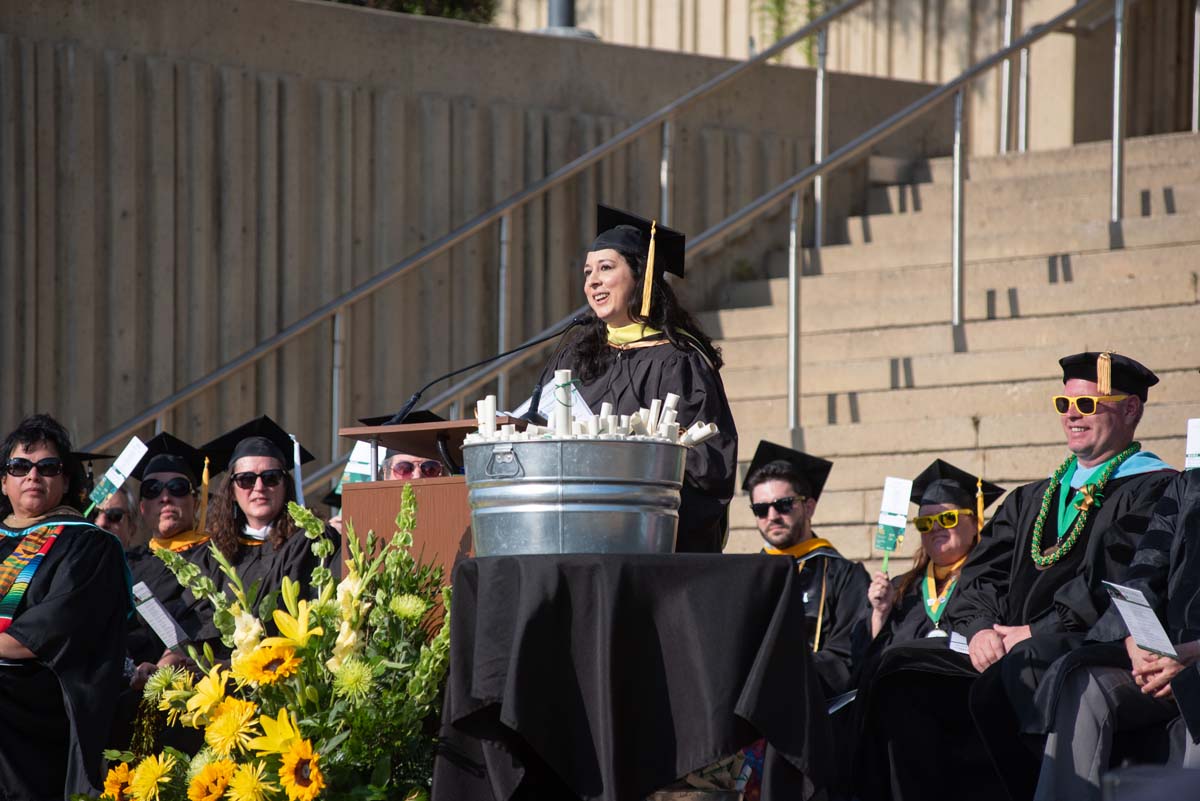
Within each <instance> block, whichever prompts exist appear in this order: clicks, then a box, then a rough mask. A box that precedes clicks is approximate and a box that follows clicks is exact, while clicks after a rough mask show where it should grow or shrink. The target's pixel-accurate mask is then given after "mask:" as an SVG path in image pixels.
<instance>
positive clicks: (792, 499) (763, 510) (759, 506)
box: [750, 495, 805, 519]
mask: <svg viewBox="0 0 1200 801" xmlns="http://www.w3.org/2000/svg"><path fill="white" fill-rule="evenodd" d="M804 500H805V498H804V496H803V495H789V496H788V497H786V498H776V499H775V500H773V501H766V502H765V503H752V504H750V511H751V512H754V516H755V517H757V518H760V519H761V518H764V517H766V516H767V515H768V514H770V512H771V507H774V508H775V511H776V512H779V514H781V515H786V514H787V513H788V512H790V511H792V508H793V507H794V506H795V505H796V503H797V502H803V501H804Z"/></svg>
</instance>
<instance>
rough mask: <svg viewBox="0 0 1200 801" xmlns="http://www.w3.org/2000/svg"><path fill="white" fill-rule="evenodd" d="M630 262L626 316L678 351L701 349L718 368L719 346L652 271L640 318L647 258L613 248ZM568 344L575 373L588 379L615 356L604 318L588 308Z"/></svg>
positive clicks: (600, 372) (720, 363)
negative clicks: (646, 306)
mask: <svg viewBox="0 0 1200 801" xmlns="http://www.w3.org/2000/svg"><path fill="white" fill-rule="evenodd" d="M614 250H616V251H617V252H618V253H620V254H621V256H622V257H623V258H624V259H625V261H626V262H628V263H629V269H630V270H632V271H633V279H634V285H635V290H634V292H633V293H632V294H631V295H630V297H629V303H628V304H627V305H626V307H625V311H626V313H627V314H628V315H629V319H631V320H633V321H635V322H639V323H645V324H646V325H648V326H650V327H651V328H657V329H658V330H660V331H662V332H663V333H664V334H665V335H666V337H667V339H668V340H669V341H670V342H671V344H672V345H674V346H675V347H677V348H679V349H680V350H691V349H692V348H699V350H700V352H701V353H703V354H704V355H705V357H707V358H708V360H709V361H710V362H712V366H713V369H715V370H720V369H721V367H722V366H723V365H724V364H725V362H724V361H723V360H722V359H721V349H720V348H718V347H716V346H715V345H713V342H712V339H711V338H710V337H709V336H708V334H705V333H704V329H702V328H701V327H700V325H699V323H697V322H696V320H695V318H694V317H692V315H691V314H689V313H688V311H687V309H685V308H683V306H681V305H680V304H679V299H678V298H676V297H675V292H674V290H672V289H671V286H670V285H669V284H668V283H667V282H666V281H665V280H663V278H662V274H661V272H659V271H655V277H654V283H653V284H652V288H651V290H650V316H649V317H648V318H647V317H642V315H641V304H642V291H643V282H644V280H645V275H646V259H645V257H643V256H642V255H641V254H640V253H635V252H634V251H631V250H627V249H625V248H614ZM571 346H572V347H573V348H574V350H575V355H576V359H577V361H576V369H577V371H578V373H579V375H578V376H577V377H578V378H581V379H582V380H584V381H591V380H593V379H594V378H596V377H597V376H599V375H602V374H603V373H604V372H605V370H607V369H608V366H609V364H610V363H611V362H612V361H613V360H614V359H616V351H615V350H613V349H612V348H610V347H608V328H607V326H606V325H605V323H604V321H603V320H601V319H600V318H599V317H597V316H596V313H595V312H592V311H589V312H588V316H587V318H586V322H585V323H584V324H583V326H582V327H581V329H580V330H579V331H577V332H576V333H575V334H574V336H573V338H572V340H571Z"/></svg>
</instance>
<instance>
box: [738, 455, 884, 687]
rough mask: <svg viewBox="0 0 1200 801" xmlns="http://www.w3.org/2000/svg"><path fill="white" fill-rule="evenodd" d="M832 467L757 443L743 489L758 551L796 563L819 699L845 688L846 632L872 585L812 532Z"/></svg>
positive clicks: (847, 669)
mask: <svg viewBox="0 0 1200 801" xmlns="http://www.w3.org/2000/svg"><path fill="white" fill-rule="evenodd" d="M832 468H833V463H832V462H828V461H826V460H824V459H818V458H817V457H815V456H809V455H808V454H806V453H801V452H800V451H796V450H792V449H791V448H785V447H783V446H782V445H776V444H774V443H772V442H767V441H765V440H764V441H762V442H759V443H758V449H757V450H756V451H755V452H754V459H753V461H751V463H750V469H749V471H748V472H747V475H746V480H745V482H744V483H743V484H742V489H744V490H745V491H746V492H747V493H749V495H750V509H751V510H752V511H753V512H754V517H755V519H756V522H757V524H758V531H759V533H760V534H762V538H763V541H764V545H763V552H764V553H768V554H772V555H777V556H788V557H790V558H792V559H794V560H796V567H797V569H798V570H799V571H800V584H801V592H803V593H804V595H803V599H804V608H805V613H806V616H807V617H808V619H809V632H808V642H809V646H810V647H811V648H812V650H813V662H814V664H815V666H816V668H817V674H818V675H819V676H820V678H821V684H822V685H823V687H824V690H825V694H826V697H833V696H835V695H838V694H840V693H843V692H845V691H846V690H848V689H849V685H850V674H851V664H850V663H851V659H850V653H851V633H852V632H853V630H854V627H855V624H856V623H858V621H859V620H860V619H861V618H862V617H863V616H864V615H865V614H866V610H867V607H866V605H865V604H864V602H863V599H864V598H866V597H867V587H868V586H870V584H871V578H870V576H868V575H867V571H866V570H865V569H864V568H863V566H862V565H860V564H858V563H857V562H851V561H849V560H847V559H846V558H845V557H843V556H842V555H841V554H840V553H838V551H837V549H836V548H834V547H833V544H832V543H830V542H829V541H828V540H825V539H822V538H820V537H817V536H816V535H815V534H814V533H813V527H812V517H813V513H814V512H815V511H816V508H817V501H818V500H819V499H820V497H821V490H822V489H823V488H824V486H825V481H826V479H828V478H829V471H830V470H831V469H832Z"/></svg>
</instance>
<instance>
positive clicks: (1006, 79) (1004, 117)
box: [1000, 0, 1013, 153]
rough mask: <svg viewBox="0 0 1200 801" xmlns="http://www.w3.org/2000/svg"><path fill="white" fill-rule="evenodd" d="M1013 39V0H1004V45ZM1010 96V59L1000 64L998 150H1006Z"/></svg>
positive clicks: (1006, 45) (1003, 151) (1007, 44)
mask: <svg viewBox="0 0 1200 801" xmlns="http://www.w3.org/2000/svg"><path fill="white" fill-rule="evenodd" d="M1012 40H1013V0H1004V46H1005V47H1008V46H1010V45H1011V44H1012ZM1011 97H1012V59H1011V58H1006V59H1004V63H1003V64H1001V65H1000V152H1001V153H1007V152H1008V127H1009V126H1008V118H1009V114H1010V112H1009V98H1011Z"/></svg>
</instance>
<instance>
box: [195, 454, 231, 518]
mask: <svg viewBox="0 0 1200 801" xmlns="http://www.w3.org/2000/svg"><path fill="white" fill-rule="evenodd" d="M232 467H233V466H232V465H230V468H232ZM207 525H208V457H207V456H205V457H204V472H203V473H202V474H201V475H200V522H199V523H197V524H196V530H197V531H199V532H200V533H204V531H205V527H206V526H207Z"/></svg>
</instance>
